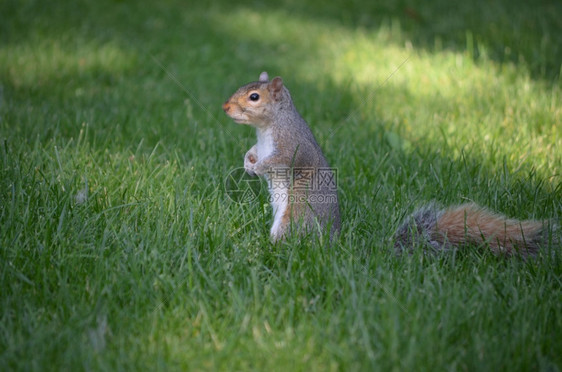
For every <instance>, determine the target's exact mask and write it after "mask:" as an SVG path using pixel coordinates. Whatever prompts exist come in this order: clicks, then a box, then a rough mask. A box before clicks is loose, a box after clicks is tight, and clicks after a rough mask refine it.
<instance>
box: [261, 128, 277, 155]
mask: <svg viewBox="0 0 562 372" xmlns="http://www.w3.org/2000/svg"><path fill="white" fill-rule="evenodd" d="M257 137H258V143H257V152H258V159H260V160H261V159H265V158H267V157H268V156H270V155H271V154H273V152H274V151H275V143H274V141H273V134H272V133H271V130H258V133H257Z"/></svg>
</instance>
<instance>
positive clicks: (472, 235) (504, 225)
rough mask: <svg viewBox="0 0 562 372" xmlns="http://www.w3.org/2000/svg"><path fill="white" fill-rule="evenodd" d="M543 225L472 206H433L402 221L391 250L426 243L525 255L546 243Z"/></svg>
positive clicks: (546, 231) (544, 225) (440, 246)
mask: <svg viewBox="0 0 562 372" xmlns="http://www.w3.org/2000/svg"><path fill="white" fill-rule="evenodd" d="M547 226H548V224H547V222H543V221H534V220H526V221H519V220H515V219H510V218H507V217H505V216H503V215H500V214H497V213H494V212H491V211H489V210H488V209H486V208H483V207H480V206H478V205H476V204H474V203H467V204H463V205H460V206H456V207H451V208H448V209H440V208H439V207H437V206H436V205H435V204H434V203H433V204H429V205H427V206H425V207H423V208H420V209H418V210H417V211H415V212H414V213H413V214H412V215H411V216H410V217H409V218H407V219H406V221H405V222H404V223H403V224H402V225H401V226H400V228H399V229H398V231H397V232H396V235H395V247H396V248H397V249H399V250H404V249H412V248H413V247H415V246H416V245H419V244H426V245H428V246H429V247H431V248H433V249H434V250H446V249H451V248H458V247H460V246H462V245H464V244H476V245H481V244H483V245H486V246H488V247H489V248H490V249H491V250H492V252H493V253H495V254H503V255H507V256H511V255H515V254H520V255H521V256H528V255H535V254H536V253H537V252H538V250H539V248H540V247H541V246H543V245H546V244H547V243H548V229H547Z"/></svg>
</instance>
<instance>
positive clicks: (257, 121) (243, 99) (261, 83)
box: [222, 72, 290, 127]
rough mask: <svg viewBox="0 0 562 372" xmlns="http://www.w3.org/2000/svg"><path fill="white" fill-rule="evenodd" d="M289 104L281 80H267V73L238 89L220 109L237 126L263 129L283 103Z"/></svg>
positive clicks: (287, 95) (287, 93)
mask: <svg viewBox="0 0 562 372" xmlns="http://www.w3.org/2000/svg"><path fill="white" fill-rule="evenodd" d="M287 99H288V100H289V102H290V95H289V91H288V90H287V88H285V87H284V85H283V80H282V79H281V78H280V77H276V78H274V79H273V80H271V81H270V80H269V76H268V75H267V72H262V73H261V74H260V77H259V80H258V81H256V82H253V83H249V84H246V85H244V86H243V87H241V88H239V89H238V90H237V91H236V92H235V93H234V94H233V95H232V97H230V98H229V99H228V100H227V101H226V102H225V103H224V104H223V105H222V109H223V110H224V112H226V114H227V115H228V116H230V117H231V118H232V119H233V120H234V121H235V122H237V123H239V124H250V125H253V126H256V127H265V126H267V125H268V124H270V123H271V122H272V121H273V120H274V118H275V116H276V115H277V114H278V111H279V109H280V108H281V107H282V106H283V103H284V102H286V101H287Z"/></svg>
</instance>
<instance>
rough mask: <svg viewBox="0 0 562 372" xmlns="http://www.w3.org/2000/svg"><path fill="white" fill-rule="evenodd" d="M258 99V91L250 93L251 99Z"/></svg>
mask: <svg viewBox="0 0 562 372" xmlns="http://www.w3.org/2000/svg"><path fill="white" fill-rule="evenodd" d="M258 99H260V95H259V94H257V93H252V94H250V101H257V100H258Z"/></svg>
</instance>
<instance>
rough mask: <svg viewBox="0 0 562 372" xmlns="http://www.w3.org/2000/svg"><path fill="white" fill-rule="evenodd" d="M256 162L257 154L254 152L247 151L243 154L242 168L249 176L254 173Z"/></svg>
mask: <svg viewBox="0 0 562 372" xmlns="http://www.w3.org/2000/svg"><path fill="white" fill-rule="evenodd" d="M257 162H258V155H257V154H256V153H255V152H252V151H248V152H247V153H246V156H244V169H245V170H246V172H247V173H248V174H249V175H250V176H255V175H256V163H257Z"/></svg>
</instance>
